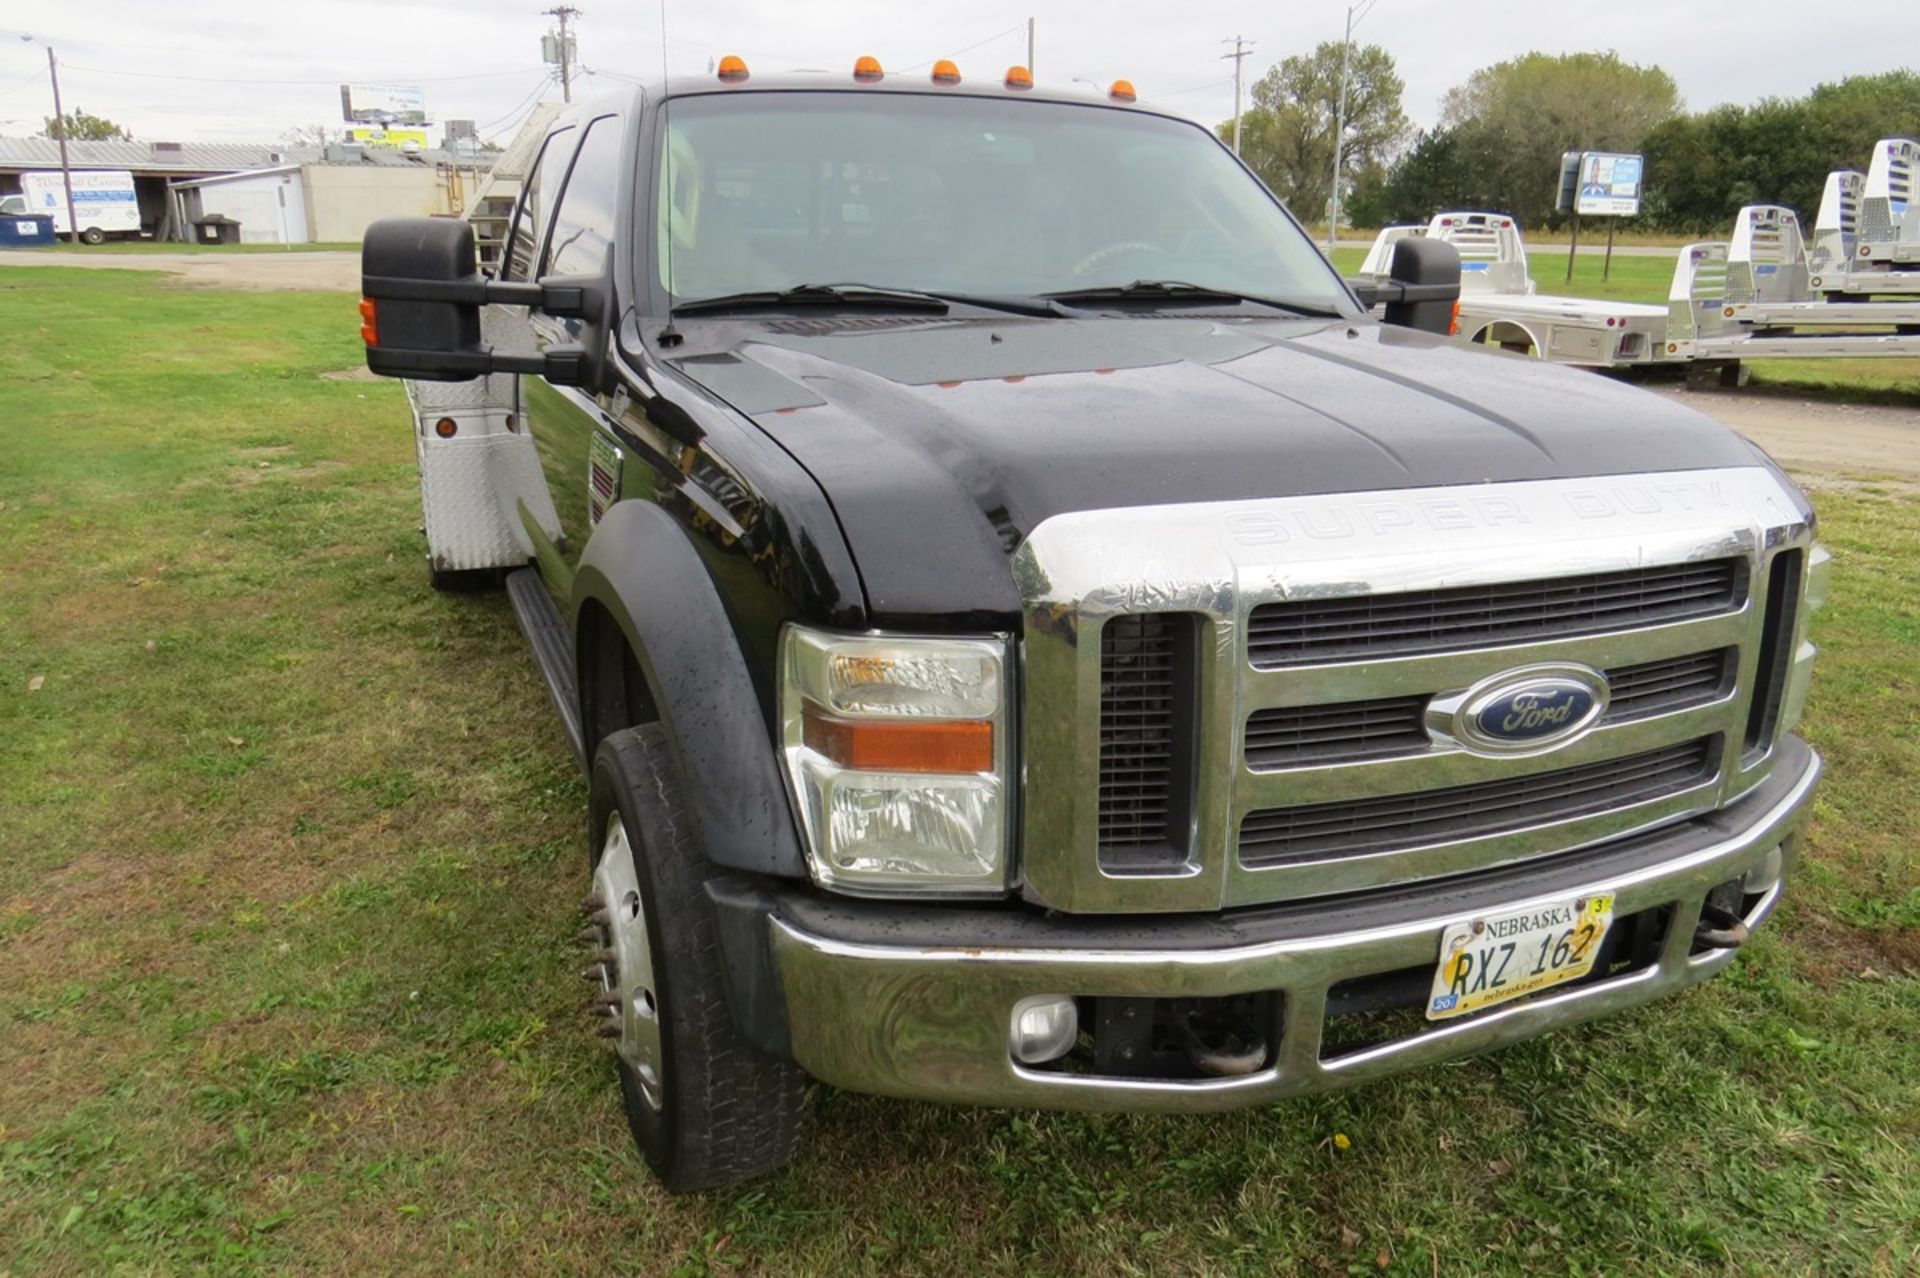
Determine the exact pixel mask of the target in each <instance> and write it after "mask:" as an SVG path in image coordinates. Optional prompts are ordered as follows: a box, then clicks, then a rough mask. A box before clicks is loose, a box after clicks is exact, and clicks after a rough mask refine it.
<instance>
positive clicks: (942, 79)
mask: <svg viewBox="0 0 1920 1278" xmlns="http://www.w3.org/2000/svg"><path fill="white" fill-rule="evenodd" d="M933 82H934V83H935V84H958V83H960V68H959V67H958V66H956V65H954V63H953V62H952V61H950V60H949V59H947V58H942V59H940V60H939V61H938V62H936V63H934V64H933Z"/></svg>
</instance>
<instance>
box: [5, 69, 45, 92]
mask: <svg viewBox="0 0 1920 1278" xmlns="http://www.w3.org/2000/svg"><path fill="white" fill-rule="evenodd" d="M39 82H40V73H39V72H38V71H29V72H28V73H27V78H26V79H24V80H21V81H20V82H19V83H17V84H10V85H8V86H7V87H6V88H4V89H0V97H5V96H6V95H7V94H9V93H18V92H19V91H20V90H22V89H24V88H26V87H27V86H28V85H29V84H38V83H39Z"/></svg>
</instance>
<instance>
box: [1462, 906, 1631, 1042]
mask: <svg viewBox="0 0 1920 1278" xmlns="http://www.w3.org/2000/svg"><path fill="white" fill-rule="evenodd" d="M1612 926H1613V897H1612V896H1611V895H1610V894H1609V895H1600V896H1583V897H1580V898H1578V899H1577V900H1571V901H1561V902H1557V903H1555V904H1553V905H1545V906H1540V907H1538V908H1536V909H1531V910H1515V911H1513V912H1512V913H1509V914H1490V915H1487V916H1486V917H1485V918H1478V919H1468V920H1466V921H1465V922H1462V923H1455V924H1453V925H1452V926H1451V927H1449V928H1448V929H1447V930H1446V931H1445V932H1443V933H1441V935H1440V963H1439V965H1438V966H1437V967H1435V968H1434V971H1433V992H1432V994H1431V995H1430V996H1429V997H1428V999H1427V1019H1428V1020H1430V1021H1444V1020H1448V1019H1450V1018H1452V1017H1455V1016H1465V1015H1466V1014H1468V1013H1469V1012H1478V1011H1481V1010H1483V1009H1485V1008H1489V1007H1493V1006H1495V1005H1496V1004H1500V1003H1504V1002H1506V1001H1507V1000H1508V999H1515V998H1519V997H1521V996H1522V995H1524V994H1535V993H1538V992H1539V991H1541V990H1544V989H1551V988H1552V987H1554V986H1555V985H1561V984H1564V983H1566V982H1567V981H1577V980H1579V979H1580V978H1581V977H1583V976H1585V975H1586V974H1587V973H1588V972H1591V971H1592V970H1593V961H1594V959H1595V958H1596V957H1598V956H1599V953H1600V942H1601V941H1603V940H1605V939H1606V935H1607V929H1608V928H1609V927H1612Z"/></svg>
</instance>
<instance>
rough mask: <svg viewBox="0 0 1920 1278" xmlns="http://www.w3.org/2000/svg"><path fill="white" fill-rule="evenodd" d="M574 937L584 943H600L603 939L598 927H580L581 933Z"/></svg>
mask: <svg viewBox="0 0 1920 1278" xmlns="http://www.w3.org/2000/svg"><path fill="white" fill-rule="evenodd" d="M573 939H574V940H576V941H578V942H580V944H582V945H598V944H600V941H601V936H600V929H599V928H597V927H583V928H581V929H580V931H579V934H578V935H576V936H575V937H574V938H573Z"/></svg>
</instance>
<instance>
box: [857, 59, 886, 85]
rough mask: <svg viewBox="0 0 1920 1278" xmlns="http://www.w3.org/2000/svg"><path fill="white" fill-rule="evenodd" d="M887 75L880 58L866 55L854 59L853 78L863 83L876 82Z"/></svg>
mask: <svg viewBox="0 0 1920 1278" xmlns="http://www.w3.org/2000/svg"><path fill="white" fill-rule="evenodd" d="M885 75H886V72H885V71H882V70H881V69H880V59H878V58H875V57H864V58H859V59H856V60H855V61H854V64H853V78H854V79H856V80H858V81H859V82H860V83H861V84H876V83H878V82H879V81H880V80H881V79H882V78H883V77H884V76H885Z"/></svg>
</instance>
